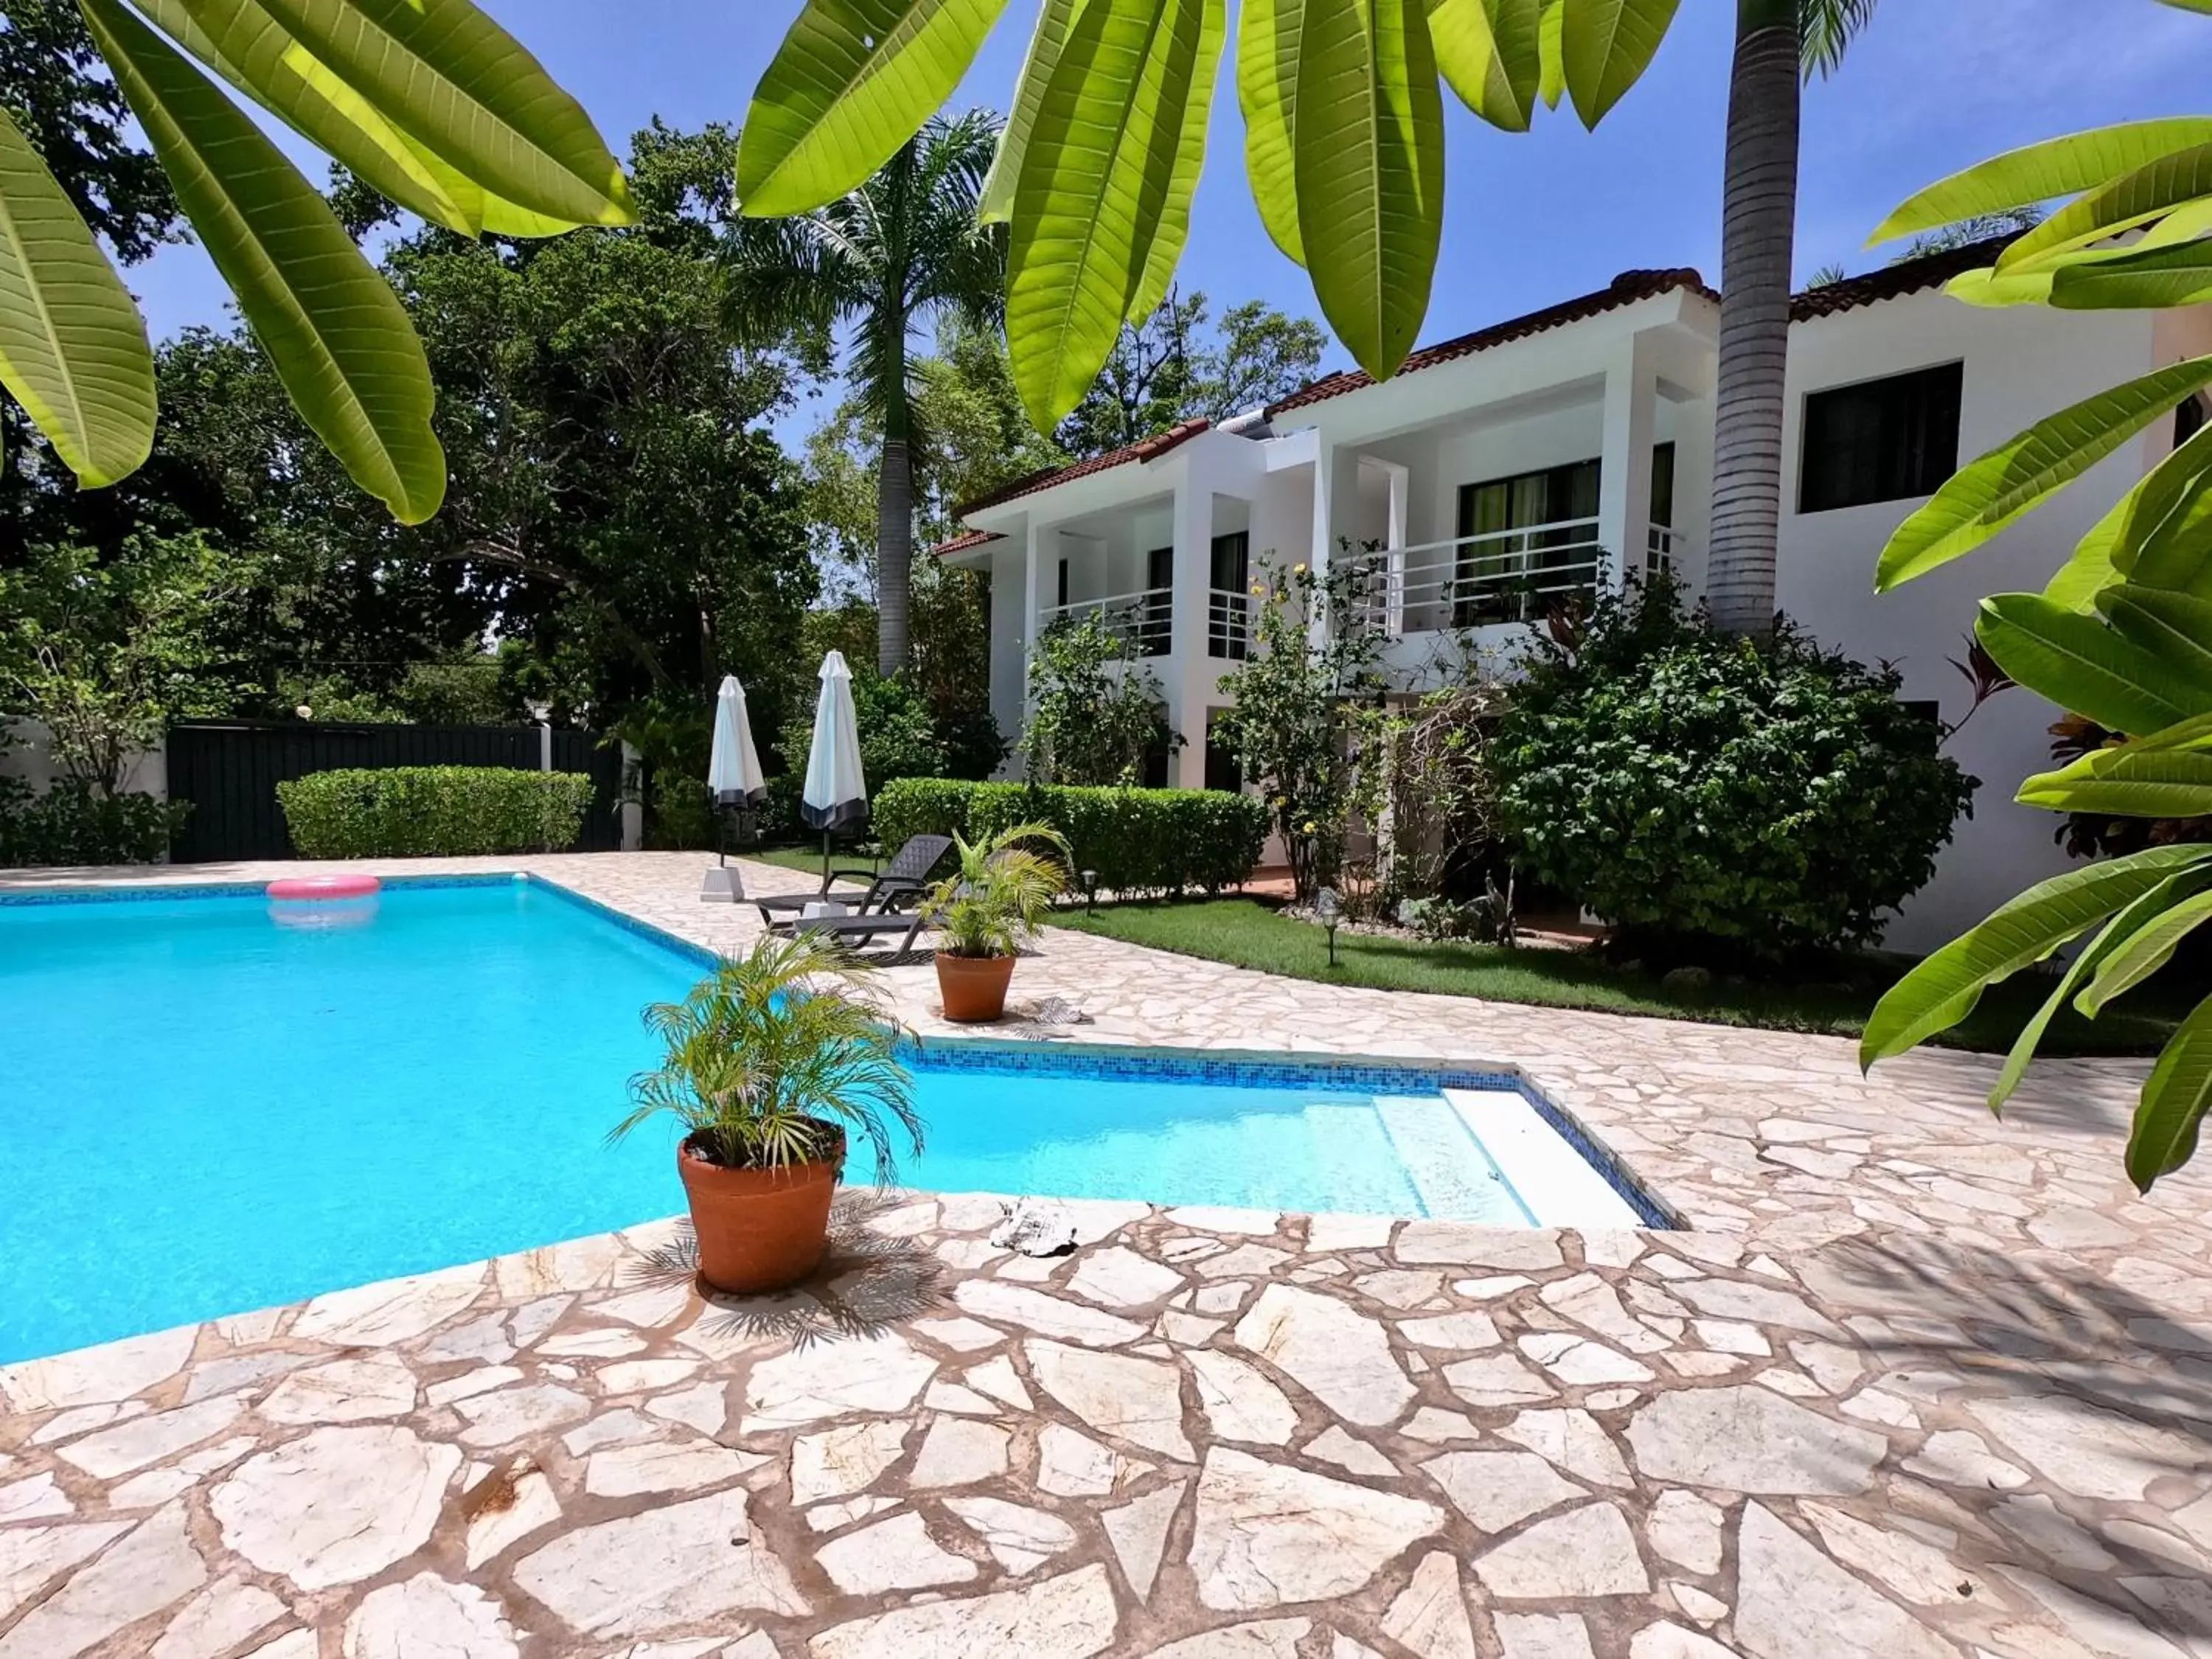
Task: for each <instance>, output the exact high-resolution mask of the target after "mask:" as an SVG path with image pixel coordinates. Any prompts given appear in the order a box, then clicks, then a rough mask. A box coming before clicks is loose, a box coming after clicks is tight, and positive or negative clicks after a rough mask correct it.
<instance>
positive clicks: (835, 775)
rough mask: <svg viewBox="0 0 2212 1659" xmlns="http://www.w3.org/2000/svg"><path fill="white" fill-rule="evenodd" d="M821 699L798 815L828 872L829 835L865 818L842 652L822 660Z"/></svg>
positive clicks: (849, 674)
mask: <svg viewBox="0 0 2212 1659" xmlns="http://www.w3.org/2000/svg"><path fill="white" fill-rule="evenodd" d="M821 678H822V695H821V696H819V697H818V698H817V700H816V702H815V704H814V743H813V746H812V747H811V748H810V749H809V750H807V755H806V785H805V788H803V789H802V790H800V791H799V817H801V818H803V819H805V822H806V823H807V824H808V825H809V826H811V828H813V829H819V830H820V831H821V832H822V869H823V877H824V878H825V879H826V878H827V877H828V874H829V832H830V831H831V830H833V829H842V828H844V827H845V826H846V825H847V824H850V823H860V821H861V820H862V819H863V818H865V817H867V815H868V781H867V779H866V778H865V777H863V776H862V775H861V774H860V723H859V720H858V719H857V718H856V717H855V715H854V712H853V671H852V670H851V669H849V668H848V667H846V666H845V658H844V653H842V652H837V651H832V652H831V653H829V655H827V656H826V657H824V658H823V659H822V676H821Z"/></svg>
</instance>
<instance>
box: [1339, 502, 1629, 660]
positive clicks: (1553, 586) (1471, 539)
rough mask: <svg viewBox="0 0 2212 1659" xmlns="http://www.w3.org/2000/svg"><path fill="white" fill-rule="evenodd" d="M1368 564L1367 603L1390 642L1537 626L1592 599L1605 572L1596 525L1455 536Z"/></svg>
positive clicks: (1585, 522)
mask: <svg viewBox="0 0 2212 1659" xmlns="http://www.w3.org/2000/svg"><path fill="white" fill-rule="evenodd" d="M1373 557H1374V566H1375V583H1374V586H1373V589H1372V599H1371V600H1370V604H1371V605H1373V606H1374V616H1375V619H1376V622H1377V623H1378V624H1379V625H1380V626H1381V627H1382V628H1383V630H1384V631H1385V632H1386V633H1389V634H1392V635H1405V634H1434V633H1443V632H1448V631H1450V630H1454V629H1463V628H1482V627H1486V626H1488V625H1490V624H1492V623H1527V622H1540V621H1541V620H1542V619H1543V617H1544V616H1545V614H1546V613H1547V611H1550V610H1551V609H1552V607H1553V606H1554V605H1559V604H1560V603H1561V602H1563V601H1565V600H1568V599H1588V598H1589V597H1590V596H1591V595H1592V594H1594V593H1595V592H1596V591H1597V587H1598V585H1599V584H1600V583H1601V581H1602V580H1604V579H1605V574H1606V566H1607V558H1606V552H1605V549H1604V547H1603V546H1602V544H1600V542H1599V540H1598V521H1597V520H1595V519H1569V520H1562V521H1561V522H1559V523H1558V524H1545V525H1534V526H1529V527H1528V528H1527V529H1525V530H1500V531H1494V532H1489V533H1487V534H1485V535H1480V536H1455V537H1454V538H1452V539H1451V540H1449V541H1448V542H1425V543H1423V544H1420V545H1419V546H1417V547H1403V548H1392V549H1389V550H1386V551H1383V552H1381V553H1378V554H1376V555H1374V556H1373Z"/></svg>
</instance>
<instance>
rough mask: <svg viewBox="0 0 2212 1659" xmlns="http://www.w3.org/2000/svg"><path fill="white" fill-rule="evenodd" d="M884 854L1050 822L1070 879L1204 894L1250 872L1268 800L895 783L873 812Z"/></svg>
mask: <svg viewBox="0 0 2212 1659" xmlns="http://www.w3.org/2000/svg"><path fill="white" fill-rule="evenodd" d="M873 815H874V824H875V831H876V838H877V839H878V841H880V842H882V843H883V844H884V848H885V849H886V850H890V849H895V848H897V847H898V846H899V844H900V843H901V842H904V841H905V840H906V838H907V837H908V836H918V835H925V834H936V835H940V836H949V835H953V834H956V833H957V834H958V835H962V836H966V837H967V838H968V839H969V841H980V840H985V839H987V838H989V837H990V836H995V835H998V834H999V833H1000V832H1001V831H1003V830H1006V829H1012V828H1013V827H1014V826H1015V825H1016V824H1019V823H1047V824H1049V825H1051V826H1052V827H1053V828H1054V829H1057V830H1058V831H1059V832H1060V834H1061V835H1062V836H1066V838H1067V844H1068V847H1069V848H1070V849H1071V851H1072V853H1073V858H1072V859H1071V860H1070V870H1069V875H1070V878H1071V881H1072V882H1074V883H1078V884H1079V883H1080V881H1081V879H1082V877H1081V872H1083V871H1085V870H1095V871H1097V872H1098V886H1099V888H1100V890H1102V891H1112V892H1119V893H1180V892H1185V891H1188V890H1190V889H1193V888H1198V889H1202V890H1205V891H1206V892H1208V893H1217V892H1219V891H1220V890H1222V889H1223V888H1225V887H1233V886H1235V885H1236V884H1237V883H1239V882H1241V881H1243V880H1244V879H1245V878H1247V877H1249V875H1250V874H1251V873H1252V868H1253V866H1255V865H1256V864H1258V863H1259V861H1260V848H1261V845H1262V843H1264V842H1266V840H1267V803H1266V802H1264V801H1261V800H1258V799H1255V798H1254V797H1252V796H1249V795H1237V794H1231V793H1228V792H1226V791H1225V790H1218V789H1117V788H1089V787H1077V786H1073V785H1065V784H1027V783H966V782H963V781H958V780H956V779H951V778H902V779H900V780H899V781H896V782H895V783H891V784H888V785H886V786H885V787H884V789H883V791H882V793H879V794H878V795H877V797H876V799H875V802H874V806H873Z"/></svg>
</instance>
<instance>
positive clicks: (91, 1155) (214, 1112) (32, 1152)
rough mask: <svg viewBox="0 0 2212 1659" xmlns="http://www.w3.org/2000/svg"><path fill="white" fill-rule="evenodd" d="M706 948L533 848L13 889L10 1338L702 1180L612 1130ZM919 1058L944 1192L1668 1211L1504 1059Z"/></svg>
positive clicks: (3, 1253) (2, 1180)
mask: <svg viewBox="0 0 2212 1659" xmlns="http://www.w3.org/2000/svg"><path fill="white" fill-rule="evenodd" d="M704 960H705V958H704V954H703V953H702V952H699V951H696V950H694V949H692V948H691V947H689V946H683V945H678V944H677V943H676V942H675V941H673V940H671V939H667V938H666V937H665V936H664V935H661V934H659V933H654V932H653V930H651V929H647V928H644V927H640V926H637V925H636V924H634V923H629V922H628V921H627V920H626V919H621V918H617V917H615V916H614V915H612V914H611V913H610V912H606V911H604V910H602V909H600V908H599V907H597V906H594V905H591V904H589V903H587V902H585V901H582V900H580V899H577V898H575V897H574V896H570V895H568V894H567V893H565V892H564V891H563V890H561V889H558V888H556V887H553V886H550V885H549V884H544V883H540V882H537V881H532V880H525V879H520V878H488V879H464V880H442V881H429V882H408V883H401V884H391V885H388V886H387V887H386V890H385V893H384V895H383V896H382V898H381V899H380V900H379V901H378V902H377V904H376V910H375V914H374V917H373V919H371V920H369V921H366V922H365V923H364V924H363V925H361V926H358V927H341V928H331V929H326V930H302V929H298V928H293V927H282V926H279V925H277V924H276V922H275V921H273V920H272V918H271V915H270V907H269V905H268V903H267V902H266V901H265V900H264V898H263V897H262V896H260V895H259V894H258V891H252V890H228V891H224V890H197V891H195V892H192V893H191V894H188V895H186V894H178V893H176V892H174V891H173V890H171V891H170V892H167V893H164V892H162V891H161V890H155V889H138V890H116V891H112V892H111V893H109V894H107V895H105V896H100V897H97V898H89V899H87V898H79V897H70V898H66V899H58V898H57V897H56V896H47V895H39V896H35V897H34V898H33V900H32V902H23V900H22V898H21V897H20V896H0V1010H5V1011H6V1019H5V1024H6V1027H7V1029H8V1030H9V1033H10V1041H9V1043H8V1045H7V1055H6V1063H5V1066H3V1067H0V1363H4V1362H6V1361H9V1360H12V1359H19V1358H27V1357H30V1356H33V1355H37V1354H43V1353H52V1352H59V1351H62V1350H64V1349H68V1348H72V1347H77V1346H83V1345H85V1344H88V1343H93V1342H99V1341H105V1340H109V1339H112V1338H114V1337H119V1336H125V1335H129V1334H134V1333H137V1332H141V1331H148V1330H155V1329H160V1328H165V1327H167V1326H171V1325H176V1324H180V1323H184V1322H190V1321H194V1320H200V1319H206V1318H211V1317H214V1316H217V1315H221V1314H225V1313H234V1312H241V1311H245V1310H250V1309H253V1308H258V1307H265V1306H269V1305H271V1304H278V1303H284V1302H289V1301H293V1300H295V1299H298V1298H300V1297H306V1296H311V1295H313V1294H315V1293H317V1292H319V1291H327V1290H332V1289H336V1288H338V1287H341V1286H345V1285H360V1284H365V1283H368V1282H370V1281H373V1280H375V1279H384V1278H388V1277H392V1276H394V1275H397V1274H401V1273H416V1272H421V1271H423V1270H426V1269H428V1268H433V1267H446V1266H450V1265H453V1264H454V1263H458V1262H463V1261H476V1260H478V1259H480V1258H483V1257H486V1256H491V1255H500V1254H502V1253H505V1252H507V1251H512V1250H518V1249H528V1248H531V1247H532V1246H535V1245H539V1244H545V1243H553V1242H556V1241H557V1240H560V1239H563V1238H570V1237H579V1236H581V1235H584V1234H588V1233H595V1232H604V1231H611V1230H612V1229H615V1228H618V1227H625V1226H629V1225H635V1224H636V1223H638V1222H641V1221H644V1220H647V1219H651V1218H655V1217H658V1216H663V1215H666V1214H669V1213H671V1212H675V1211H677V1210H679V1209H680V1208H681V1207H682V1203H683V1200H682V1194H681V1192H680V1190H679V1188H678V1185H677V1182H676V1176H675V1171H674V1170H673V1168H672V1167H671V1164H672V1158H671V1153H670V1148H671V1143H672V1139H673V1130H672V1128H668V1129H664V1128H662V1127H659V1126H654V1127H652V1128H650V1129H648V1130H647V1131H645V1132H643V1133H639V1134H637V1135H635V1136H634V1137H632V1138H631V1139H630V1140H629V1141H627V1142H625V1143H623V1144H622V1145H620V1146H608V1145H606V1144H605V1134H606V1131H607V1128H608V1127H609V1126H610V1125H611V1124H612V1123H613V1122H614V1121H616V1120H617V1118H618V1117H619V1116H621V1115H622V1113H623V1107H624V1085H625V1084H626V1082H627V1079H629V1076H630V1075H631V1073H634V1072H635V1071H637V1070H638V1069H639V1068H641V1066H646V1065H647V1064H649V1063H651V1061H652V1060H653V1059H654V1057H655V1054H654V1048H653V1042H652V1040H651V1038H650V1037H649V1036H648V1035H647V1033H646V1032H645V1030H643V1028H642V1027H641V1024H640V1023H639V1018H638V1015H639V1011H640V1010H641V1008H642V1007H643V1006H645V1005H646V1004H647V1003H648V1002H652V1001H655V1000H664V999H669V998H674V997H677V996H680V995H681V994H683V992H684V990H685V989H686V988H687V987H689V986H690V984H691V983H692V981H694V980H696V978H697V977H698V975H699V974H700V972H701V971H702V965H703V962H704ZM915 1092H916V1097H917V1102H918V1104H919V1105H920V1108H921V1111H922V1113H923V1115H924V1117H925V1118H926V1119H927V1122H928V1125H929V1131H930V1139H929V1146H928V1150H927V1153H926V1155H925V1156H924V1157H922V1158H919V1159H916V1160H913V1161H911V1162H909V1163H908V1164H905V1165H903V1166H902V1168H901V1170H900V1176H901V1177H902V1180H903V1181H905V1182H909V1183H911V1184H914V1185H916V1186H921V1187H928V1188H936V1189H939V1190H942V1191H993V1192H1003V1193H1032V1194H1054V1195H1058V1196H1063V1197H1087V1198H1140V1199H1146V1200H1152V1201H1153V1202H1156V1203H1162V1204H1191V1205H1231V1206H1258V1207H1264V1208H1268V1209H1285V1210H1293V1211H1316V1212H1321V1211H1332V1212H1355V1213H1370V1214H1395V1215H1424V1214H1441V1215H1452V1216H1458V1217H1461V1218H1467V1219H1474V1220H1486V1221H1492V1222H1497V1223H1500V1224H1503V1225H1524V1226H1525V1225H1531V1224H1532V1223H1533V1222H1537V1221H1542V1222H1547V1223H1555V1224H1556V1223H1570V1224H1579V1225H1637V1223H1638V1211H1637V1209H1636V1208H1634V1207H1632V1201H1633V1202H1635V1203H1640V1204H1643V1205H1644V1206H1645V1208H1644V1212H1643V1215H1642V1218H1643V1219H1645V1220H1657V1219H1659V1218H1658V1217H1657V1216H1656V1214H1655V1213H1653V1212H1651V1211H1650V1209H1649V1207H1648V1200H1640V1199H1638V1197H1637V1195H1636V1194H1633V1193H1632V1192H1631V1193H1630V1194H1627V1196H1625V1197H1624V1196H1622V1195H1621V1194H1620V1193H1618V1192H1616V1191H1615V1188H1614V1187H1613V1185H1609V1184H1607V1182H1605V1181H1604V1180H1602V1179H1600V1178H1599V1177H1598V1176H1597V1174H1596V1172H1595V1170H1593V1169H1592V1167H1591V1166H1590V1165H1589V1164H1587V1163H1585V1162H1583V1160H1582V1159H1581V1158H1580V1157H1579V1156H1577V1154H1575V1153H1573V1152H1571V1150H1570V1149H1568V1148H1567V1147H1566V1145H1565V1142H1564V1141H1561V1140H1559V1139H1558V1137H1557V1136H1556V1135H1554V1134H1553V1133H1551V1131H1550V1127H1547V1125H1546V1124H1545V1123H1542V1122H1537V1121H1534V1116H1533V1114H1534V1110H1535V1108H1534V1105H1533V1103H1531V1102H1530V1101H1529V1100H1528V1098H1527V1097H1524V1096H1523V1095H1522V1094H1521V1093H1520V1092H1519V1091H1518V1090H1517V1089H1516V1086H1515V1085H1514V1082H1513V1079H1510V1078H1506V1077H1502V1076H1489V1075H1484V1074H1463V1075H1447V1074H1442V1073H1425V1072H1418V1071H1412V1070H1406V1069H1401V1068H1388V1067H1379V1068H1378V1067H1372V1066H1353V1067H1341V1066H1319V1067H1317V1066H1302V1065H1290V1064H1284V1063H1279V1062H1278V1063H1256V1062H1252V1061H1245V1060H1217V1059H1211V1058H1208V1057H1206V1056H1202V1055H1189V1056H1182V1057H1176V1056H1171V1055H1164V1054H1153V1053H1143V1054H1114V1053H1110V1052H1100V1051H1089V1052H1070V1051H1066V1050H1054V1049H1032V1048H1026V1047H1025V1048H1023V1049H1022V1050H1020V1051H1018V1052H1009V1051H1007V1050H1006V1049H1003V1048H983V1049H981V1051H974V1050H970V1049H966V1048H962V1047H961V1045H957V1044H941V1043H931V1044H929V1045H927V1048H925V1049H924V1050H923V1052H922V1053H921V1055H920V1056H919V1057H918V1059H917V1061H916V1066H915ZM1532 1124H1533V1127H1532ZM1486 1142H1488V1143H1490V1145H1489V1146H1488V1147H1486ZM1524 1143H1525V1144H1524ZM1493 1150H1495V1151H1497V1152H1498V1157H1495V1158H1494V1157H1493V1156H1492V1151H1493ZM1547 1159H1548V1160H1549V1162H1548V1163H1547ZM1563 1159H1564V1162H1563V1161H1562V1160H1563ZM1501 1160H1502V1161H1503V1163H1504V1164H1505V1165H1506V1166H1507V1167H1505V1168H1504V1169H1501V1168H1500V1162H1501ZM1577 1171H1579V1177H1578V1176H1577ZM861 1173H863V1174H864V1173H865V1171H863V1172H861ZM1509 1176H1510V1177H1511V1178H1510V1179H1509ZM1578 1181H1579V1184H1578ZM1608 1200H1610V1203H1611V1205H1612V1206H1613V1208H1612V1209H1607V1202H1608ZM1561 1205H1565V1206H1566V1207H1567V1208H1569V1209H1571V1210H1573V1211H1574V1213H1571V1214H1570V1213H1562V1212H1560V1211H1559V1206H1561ZM1598 1212H1604V1213H1603V1215H1602V1217H1601V1216H1600V1215H1599V1213H1598Z"/></svg>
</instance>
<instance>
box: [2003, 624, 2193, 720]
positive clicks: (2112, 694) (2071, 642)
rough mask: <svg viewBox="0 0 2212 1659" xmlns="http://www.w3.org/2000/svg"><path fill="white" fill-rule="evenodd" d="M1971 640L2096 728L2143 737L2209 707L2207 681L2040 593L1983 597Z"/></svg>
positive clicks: (2023, 680) (2017, 678)
mask: <svg viewBox="0 0 2212 1659" xmlns="http://www.w3.org/2000/svg"><path fill="white" fill-rule="evenodd" d="M1974 637H1975V638H1977V639H1978V640H1979V641H1981V642H1982V648H1983V649H1984V650H1985V651H1987V652H1988V653H1990V656H1991V657H1993V658H1995V659H1996V665H1997V666H1998V667H2000V668H2002V669H2003V670H2004V671H2005V672H2006V673H2007V674H2008V675H2009V676H2010V677H2011V678H2013V679H2014V680H2015V681H2016V682H2017V683H2019V684H2021V685H2024V686H2026V687H2027V689H2028V690H2031V691H2033V692H2036V693H2037V694H2038V695H2039V696H2045V697H2048V698H2050V699H2051V702H2055V703H2057V704H2058V705H2059V706H2060V707H2061V708H2070V709H2072V710H2074V712H2075V713H2076V714H2085V715H2087V717H2088V718H2089V719H2091V720H2094V721H2096V722H2097V724H2098V725H2100V726H2106V727H2109V728H2110V729H2111V730H2112V731H2115V732H2126V733H2128V734H2129V735H2130V736H2131V737H2141V736H2143V735H2145V734H2147V733H2148V732H2156V731H2159V730H2160V729H2162V728H2164V727H2166V726H2171V725H2172V724H2173V723H2174V722H2175V721H2176V720H2186V719H2188V718H2189V717H2190V716H2191V715H2192V714H2203V713H2204V712H2205V711H2207V710H2208V709H2212V683H2206V682H2202V681H2199V680H2197V678H2194V677H2193V676H2192V675H2191V672H2190V671H2189V668H2190V665H2188V664H2187V663H2177V662H2174V661H2172V660H2170V659H2167V658H2166V657H2165V656H2163V655H2161V654H2160V653H2157V652H2154V651H2151V650H2147V649H2145V648H2144V647H2142V645H2139V644H2137V643H2136V642H2135V641H2131V640H2130V639H2128V638H2126V637H2124V635H2121V634H2120V632H2119V631H2118V629H2113V628H2110V627H2107V626H2106V623H2105V622H2104V619H2103V618H2102V617H2093V616H2085V615H2084V614H2083V613H2082V612H2081V611H2071V610H2069V609H2068V608H2067V607H2065V606H2064V605H2057V604H2054V603H2052V602H2051V600H2050V599H2045V597H2044V596H2043V595H2042V594H2040V593H1997V594H1993V595H1991V596H1990V598H1988V599H1984V600H1983V601H1982V605H1981V615H1980V617H1978V619H1977V621H1976V622H1975V624H1974Z"/></svg>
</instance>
